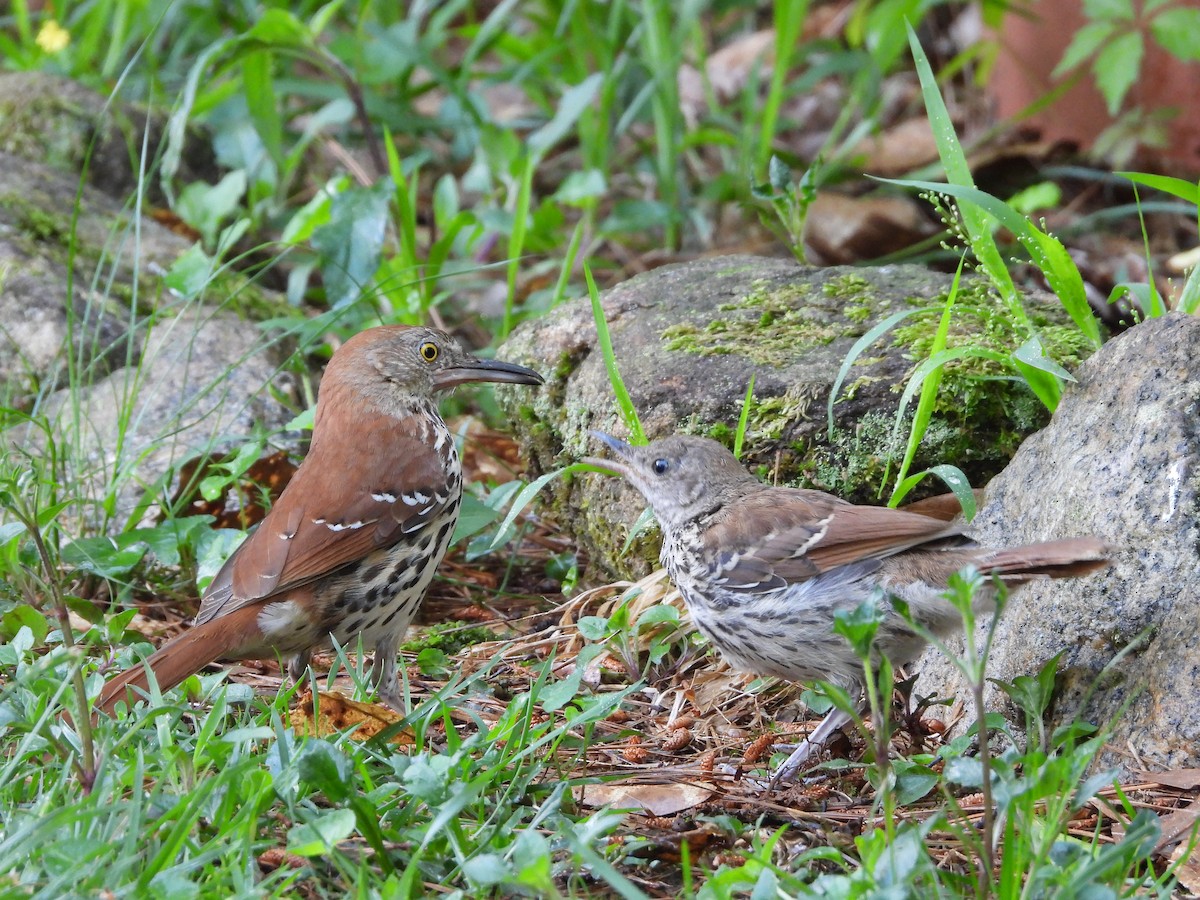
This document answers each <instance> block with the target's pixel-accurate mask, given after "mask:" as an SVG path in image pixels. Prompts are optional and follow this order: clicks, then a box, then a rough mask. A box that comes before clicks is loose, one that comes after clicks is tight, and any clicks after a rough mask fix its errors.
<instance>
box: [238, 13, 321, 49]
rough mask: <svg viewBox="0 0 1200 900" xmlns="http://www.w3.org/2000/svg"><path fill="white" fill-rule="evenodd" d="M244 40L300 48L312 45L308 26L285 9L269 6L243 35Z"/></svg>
mask: <svg viewBox="0 0 1200 900" xmlns="http://www.w3.org/2000/svg"><path fill="white" fill-rule="evenodd" d="M242 40H244V41H262V42H263V43H264V44H271V45H274V46H277V47H289V48H293V49H294V48H300V47H309V46H311V45H312V40H313V37H312V33H311V32H310V31H309V30H308V26H307V25H305V24H304V23H303V22H301V21H300V20H299V19H297V18H296V17H295V16H294V15H292V14H291V13H290V12H288V11H287V10H285V9H279V8H269V9H266V10H264V11H263V13H262V15H260V16H259V18H258V21H257V22H255V23H254V25H253V26H252V27H251V28H250V30H249V31H247V32H246V33H245V34H244V35H242Z"/></svg>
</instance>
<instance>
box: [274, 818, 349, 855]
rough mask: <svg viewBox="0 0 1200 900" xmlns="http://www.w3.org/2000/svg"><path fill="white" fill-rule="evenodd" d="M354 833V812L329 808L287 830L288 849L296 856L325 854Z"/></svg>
mask: <svg viewBox="0 0 1200 900" xmlns="http://www.w3.org/2000/svg"><path fill="white" fill-rule="evenodd" d="M352 834H354V813H353V811H351V810H349V809H330V810H326V811H324V812H321V813H319V814H318V815H317V816H316V817H315V818H314V819H312V820H311V821H309V822H305V823H304V824H303V825H296V826H295V827H293V828H292V829H291V830H290V831H289V832H288V851H289V852H291V853H295V854H296V855H297V856H326V855H328V854H329V853H331V852H333V850H334V849H335V848H336V847H337V845H338V844H339V843H340V842H341V841H344V840H346V838H348V837H350V835H352Z"/></svg>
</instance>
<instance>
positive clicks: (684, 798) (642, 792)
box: [575, 782, 716, 816]
mask: <svg viewBox="0 0 1200 900" xmlns="http://www.w3.org/2000/svg"><path fill="white" fill-rule="evenodd" d="M715 793H716V788H714V787H713V786H712V785H708V784H703V783H699V784H697V783H690V784H683V783H676V784H622V783H620V782H616V783H613V784H586V785H580V786H579V787H577V788H576V789H575V799H576V800H578V801H579V802H580V803H582V804H583V805H584V806H588V807H591V808H592V809H596V808H598V807H601V806H612V807H615V808H617V809H644V810H645V811H646V812H648V813H650V814H651V815H654V816H673V815H675V814H676V813H680V812H683V810H685V809H691V808H692V807H693V806H698V805H699V804H701V803H705V802H707V801H708V800H709V799H710V798H711V797H712V796H713V794H715Z"/></svg>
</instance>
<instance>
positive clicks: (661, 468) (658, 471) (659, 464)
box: [654, 459, 671, 475]
mask: <svg viewBox="0 0 1200 900" xmlns="http://www.w3.org/2000/svg"><path fill="white" fill-rule="evenodd" d="M669 468H671V464H670V463H669V462H667V461H666V460H665V459H656V460H655V461H654V474H655V475H665V474H666V473H667V469H669Z"/></svg>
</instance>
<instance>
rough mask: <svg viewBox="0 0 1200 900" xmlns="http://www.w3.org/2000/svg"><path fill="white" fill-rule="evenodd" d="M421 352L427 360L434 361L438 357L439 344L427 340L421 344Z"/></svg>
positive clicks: (422, 356) (422, 357)
mask: <svg viewBox="0 0 1200 900" xmlns="http://www.w3.org/2000/svg"><path fill="white" fill-rule="evenodd" d="M420 353H421V359H423V360H425V362H433V361H434V360H435V359H437V358H438V346H437V344H435V343H434V342H433V341H426V342H425V343H423V344H422V345H421V350H420Z"/></svg>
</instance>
